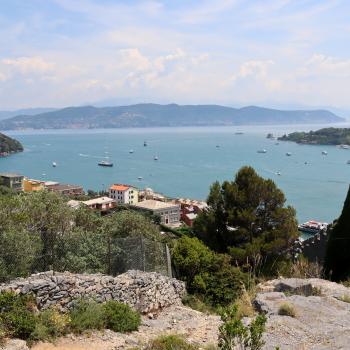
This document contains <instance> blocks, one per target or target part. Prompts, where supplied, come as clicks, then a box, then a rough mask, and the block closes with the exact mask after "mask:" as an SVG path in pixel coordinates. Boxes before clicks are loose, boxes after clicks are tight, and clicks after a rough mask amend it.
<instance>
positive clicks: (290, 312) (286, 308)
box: [278, 303, 297, 317]
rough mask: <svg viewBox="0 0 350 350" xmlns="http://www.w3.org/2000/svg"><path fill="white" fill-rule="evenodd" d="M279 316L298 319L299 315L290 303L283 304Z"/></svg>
mask: <svg viewBox="0 0 350 350" xmlns="http://www.w3.org/2000/svg"><path fill="white" fill-rule="evenodd" d="M278 314H279V315H280V316H289V317H296V315H297V313H296V311H295V308H294V306H293V305H292V304H289V303H283V304H282V305H281V306H280V307H279V309H278Z"/></svg>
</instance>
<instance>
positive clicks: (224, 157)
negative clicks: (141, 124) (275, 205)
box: [0, 125, 350, 222]
mask: <svg viewBox="0 0 350 350" xmlns="http://www.w3.org/2000/svg"><path fill="white" fill-rule="evenodd" d="M328 126H329V125H328ZM337 126H339V125H337ZM321 127H323V125H288V126H286V125H284V126H241V127H236V126H235V127H232V126H228V127H188V128H149V129H104V130H43V131H13V132H7V134H8V135H10V136H13V137H15V138H16V139H18V140H19V141H20V142H22V144H23V146H24V148H25V151H24V152H23V153H18V154H14V155H12V156H10V157H6V158H0V172H16V173H20V174H23V175H25V176H27V177H29V178H33V179H41V180H52V181H58V182H61V183H71V184H79V185H82V186H83V187H84V189H85V190H87V189H93V190H96V191H98V190H105V189H108V187H109V186H110V185H111V184H113V183H126V184H131V185H135V186H137V187H138V188H145V187H150V188H152V189H153V190H155V191H157V192H161V193H164V194H165V195H167V196H170V197H183V198H194V199H206V197H207V195H208V191H209V186H210V184H212V183H213V182H214V181H216V180H219V181H223V180H226V179H228V180H230V179H233V178H234V175H235V173H236V172H237V170H238V169H239V168H240V167H242V166H244V165H250V166H252V167H254V168H255V170H256V171H257V172H258V173H259V175H261V176H263V177H265V178H271V179H273V181H275V182H276V184H277V185H278V186H279V187H280V188H281V189H282V190H283V192H284V193H285V195H286V198H287V203H288V204H290V205H292V206H293V207H294V208H295V209H296V210H297V218H298V220H299V221H300V222H304V221H307V220H310V219H315V220H319V221H325V222H331V221H332V220H334V219H335V218H337V217H338V216H339V214H340V212H341V208H342V206H343V202H344V199H345V196H346V192H347V190H348V186H349V179H350V165H348V164H347V161H348V160H350V150H344V149H339V148H337V147H335V146H313V145H298V144H295V143H291V142H282V141H280V142H278V141H277V140H270V139H267V138H266V135H267V133H273V134H274V135H276V136H280V135H282V134H284V133H289V132H293V131H302V130H305V131H308V130H311V129H312V130H317V129H319V128H321ZM240 132H242V133H243V134H237V133H240ZM144 141H146V143H147V146H146V147H145V146H144ZM277 143H278V144H277ZM263 149H265V150H266V153H258V151H259V150H263ZM130 151H133V153H131V152H130ZM322 151H326V152H327V153H328V154H327V155H322ZM287 152H290V153H291V156H286V153H287ZM155 156H156V157H158V160H154V157H155ZM102 160H109V161H111V162H113V163H114V167H111V168H108V167H100V166H98V165H97V163H98V162H99V161H102ZM52 162H56V163H57V167H53V166H52Z"/></svg>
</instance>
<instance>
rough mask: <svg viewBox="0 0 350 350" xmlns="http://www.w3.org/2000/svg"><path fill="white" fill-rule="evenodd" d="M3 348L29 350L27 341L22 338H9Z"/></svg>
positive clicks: (7, 349) (6, 349)
mask: <svg viewBox="0 0 350 350" xmlns="http://www.w3.org/2000/svg"><path fill="white" fill-rule="evenodd" d="M0 349H1V350H29V348H28V346H27V343H26V342H25V341H24V340H21V339H9V340H8V341H7V342H6V343H5V345H4V346H3V347H1V345H0Z"/></svg>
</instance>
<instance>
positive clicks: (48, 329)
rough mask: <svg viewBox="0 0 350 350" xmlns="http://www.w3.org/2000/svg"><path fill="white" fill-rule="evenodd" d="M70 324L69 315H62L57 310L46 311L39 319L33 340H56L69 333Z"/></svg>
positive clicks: (32, 336)
mask: <svg viewBox="0 0 350 350" xmlns="http://www.w3.org/2000/svg"><path fill="white" fill-rule="evenodd" d="M69 323H70V318H69V315H67V314H62V313H60V312H59V311H58V310H57V309H56V308H50V309H47V310H44V311H43V312H41V313H40V314H39V315H38V317H37V322H36V325H35V329H34V331H33V333H32V335H31V339H32V340H42V341H45V340H52V339H55V338H57V337H59V336H61V335H64V334H66V333H67V332H68V330H69Z"/></svg>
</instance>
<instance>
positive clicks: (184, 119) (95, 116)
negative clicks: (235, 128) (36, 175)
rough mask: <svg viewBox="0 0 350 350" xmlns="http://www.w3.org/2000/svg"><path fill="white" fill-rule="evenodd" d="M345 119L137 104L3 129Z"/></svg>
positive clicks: (1, 126) (18, 121)
mask: <svg viewBox="0 0 350 350" xmlns="http://www.w3.org/2000/svg"><path fill="white" fill-rule="evenodd" d="M344 121H345V119H343V118H340V117H338V116H337V115H335V114H334V113H332V112H330V111H327V110H295V111H282V110H277V109H269V108H262V107H256V106H250V107H243V108H232V107H224V106H218V105H183V106H181V105H177V104H168V105H159V104H151V103H145V104H136V105H130V106H120V107H100V108H97V107H93V106H83V107H68V108H63V109H59V110H54V111H50V112H45V113H39V114H35V115H18V116H15V117H12V118H8V119H3V120H0V130H18V129H80V128H89V129H95V128H132V127H160V126H168V127H175V126H223V125H259V124H315V123H337V122H344Z"/></svg>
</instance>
